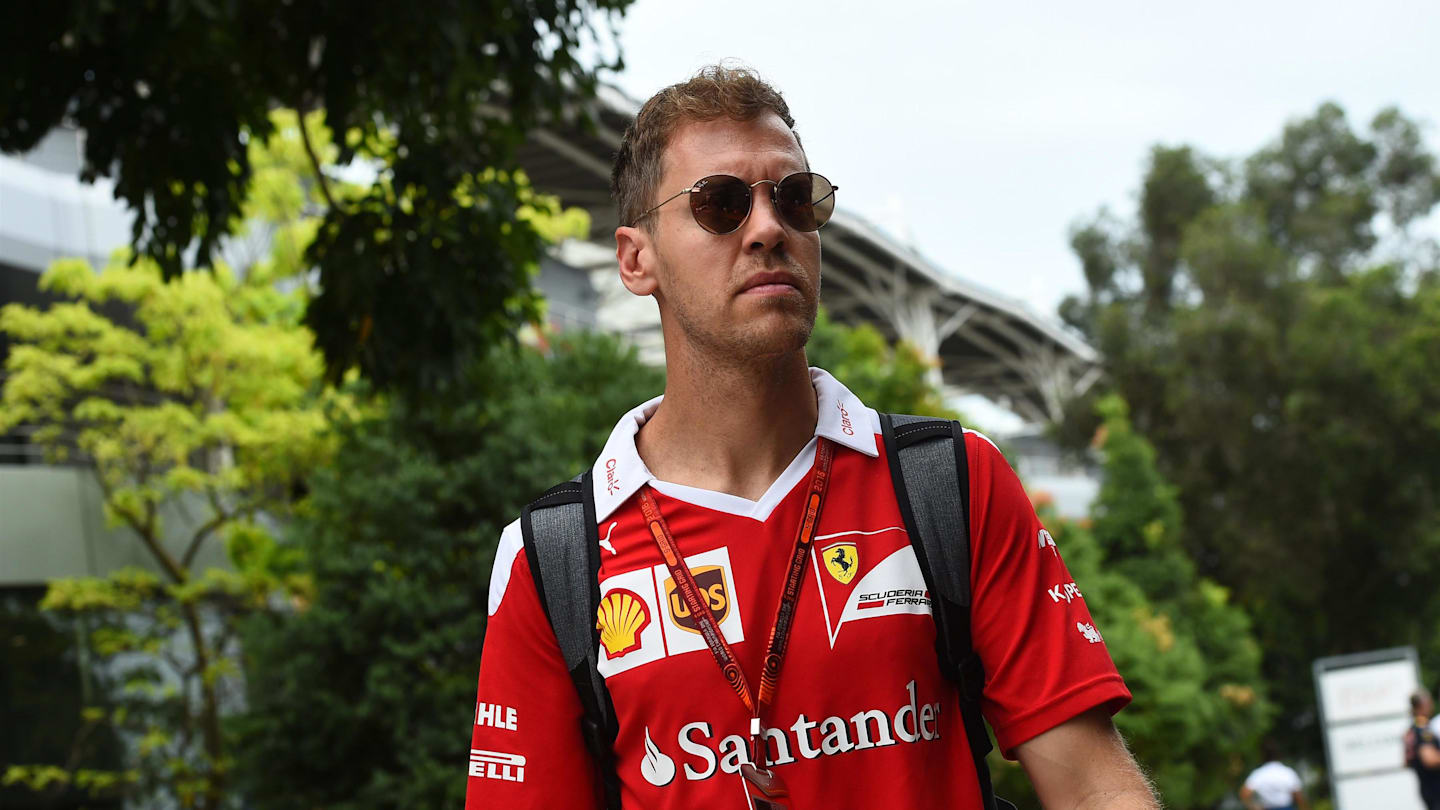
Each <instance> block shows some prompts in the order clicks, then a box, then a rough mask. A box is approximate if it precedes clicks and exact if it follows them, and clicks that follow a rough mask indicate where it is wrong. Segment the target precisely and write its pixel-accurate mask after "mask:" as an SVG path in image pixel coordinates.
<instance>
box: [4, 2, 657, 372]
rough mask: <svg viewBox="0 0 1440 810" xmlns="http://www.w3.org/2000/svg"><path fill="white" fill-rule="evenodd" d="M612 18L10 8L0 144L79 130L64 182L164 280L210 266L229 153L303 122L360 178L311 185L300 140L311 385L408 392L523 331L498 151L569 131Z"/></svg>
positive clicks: (243, 190) (440, 5)
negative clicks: (348, 186)
mask: <svg viewBox="0 0 1440 810" xmlns="http://www.w3.org/2000/svg"><path fill="white" fill-rule="evenodd" d="M628 5H629V0H565V2H552V3H538V4H537V3H519V2H511V0H484V1H483V2H478V1H477V0H464V1H463V2H462V0H445V2H435V3H428V4H426V6H425V8H424V13H418V14H417V13H416V10H415V9H414V8H411V7H409V6H406V5H403V4H395V3H379V2H362V3H354V2H351V3H334V2H320V3H315V2H307V3H294V2H289V0H256V1H255V2H244V3H211V2H205V1H204V0H177V1H176V2H164V3H159V2H142V3H128V4H114V3H106V2H98V1H97V0H61V1H60V2H46V3H22V4H19V5H17V6H16V7H15V8H13V9H11V10H10V11H11V13H10V15H9V23H8V24H7V25H5V26H4V27H3V29H0V75H4V76H5V77H6V80H5V82H4V83H0V149H3V150H5V151H7V152H15V151H20V152H23V151H26V150H28V149H31V148H33V147H34V146H35V145H36V144H37V143H38V142H39V140H40V139H41V138H42V137H43V136H44V135H45V134H46V132H48V131H49V130H50V129H52V128H53V127H55V126H57V125H59V124H60V123H61V122H62V121H64V122H69V123H73V124H74V125H76V126H79V127H80V128H81V129H82V130H84V132H85V140H84V144H85V156H84V157H85V163H84V167H83V168H82V170H81V177H82V179H85V180H87V181H88V180H93V179H95V178H97V177H102V176H104V177H109V176H113V177H114V179H115V189H116V196H117V197H118V198H120V199H121V200H123V201H124V202H125V204H126V205H127V206H128V207H129V209H130V210H131V212H132V213H133V214H134V215H135V225H134V233H133V248H134V250H135V252H136V254H137V255H140V256H145V257H148V258H149V259H151V260H152V261H153V262H155V263H156V264H158V266H159V267H160V268H161V269H162V270H163V272H164V275H165V277H166V278H174V277H175V276H177V275H178V274H179V273H180V272H181V271H182V270H183V269H186V268H187V267H193V266H205V265H207V264H209V263H210V257H211V256H212V255H214V254H215V253H216V251H217V250H218V249H219V248H220V246H221V244H222V239H223V238H224V237H225V236H227V235H228V234H230V233H232V232H233V230H234V229H235V227H236V226H237V223H238V222H239V215H240V214H241V212H242V210H243V208H244V201H245V198H246V194H247V188H248V186H249V181H250V176H251V174H252V172H253V171H254V166H253V165H252V164H251V163H250V152H249V150H248V148H247V143H249V142H253V141H262V142H263V141H265V140H267V139H268V137H269V135H270V134H271V133H272V132H273V130H274V123H273V120H272V118H271V117H270V111H271V110H272V109H274V108H276V107H289V108H294V109H297V110H299V111H301V112H302V113H309V112H311V111H314V110H319V109H322V108H323V109H324V111H325V115H326V120H327V121H328V122H329V124H330V126H331V127H332V128H333V129H334V130H335V131H337V132H343V133H346V137H344V138H342V139H340V142H339V143H338V145H337V149H338V153H337V158H336V160H337V162H338V163H340V164H342V165H343V164H349V163H351V161H352V160H354V159H357V158H358V159H360V160H361V162H362V163H363V165H364V166H366V167H368V168H369V169H370V170H372V174H373V176H374V180H373V182H371V183H370V184H369V185H368V187H364V188H362V189H361V190H360V192H359V193H358V194H356V195H354V196H353V197H351V198H348V199H346V198H344V197H342V196H340V195H336V194H333V193H329V191H328V188H327V187H328V186H329V185H330V184H331V181H330V179H329V178H327V176H326V175H327V172H326V171H325V169H324V165H325V160H324V157H323V156H322V155H321V154H320V150H319V149H318V148H317V147H316V145H315V144H313V143H311V142H309V141H306V142H304V144H303V145H304V149H305V153H306V155H307V156H308V158H309V163H310V166H311V170H312V172H313V174H314V176H315V177H316V178H317V179H318V181H319V188H320V190H321V191H322V195H321V196H322V197H323V198H324V203H323V209H322V212H323V219H324V224H323V227H321V228H320V229H319V231H318V233H317V234H316V238H315V240H314V241H313V243H311V244H310V246H309V248H308V253H307V254H306V262H307V264H309V265H312V266H314V267H315V268H316V269H317V270H318V276H319V281H320V288H321V292H320V294H319V295H318V296H317V297H316V298H315V299H314V300H313V301H311V302H310V304H309V311H308V314H307V321H306V322H307V324H308V325H309V326H310V327H311V328H312V330H313V331H314V333H315V335H316V342H317V345H318V347H319V348H320V350H321V352H322V353H323V355H324V357H325V360H326V364H327V366H328V370H329V374H330V377H331V379H332V380H335V379H339V377H340V376H341V375H343V373H344V372H345V371H346V370H348V369H350V368H354V367H358V368H359V369H360V370H361V371H362V372H363V373H364V374H365V375H366V376H367V377H369V378H370V379H372V380H374V381H375V382H376V383H378V384H380V385H382V386H392V385H393V386H398V387H400V388H403V389H406V390H409V391H411V392H416V393H420V392H427V391H430V390H433V389H434V388H436V387H437V386H438V385H440V384H442V383H444V382H445V381H447V380H449V379H451V378H452V377H453V376H455V374H456V373H457V371H458V370H459V369H463V368H465V367H467V365H468V363H469V359H470V358H471V357H472V356H474V355H476V354H480V353H483V352H484V349H485V347H486V346H487V345H489V343H491V342H493V341H494V340H495V339H497V337H498V336H499V335H501V334H504V333H508V332H510V331H512V330H513V329H514V328H515V327H517V326H519V325H522V324H524V323H527V322H529V321H530V320H533V318H534V315H535V312H536V306H537V299H536V298H535V297H534V296H533V294H532V293H531V292H530V289H529V281H530V276H531V273H532V265H533V264H534V262H535V261H536V259H537V257H538V255H539V253H540V250H541V247H542V240H541V238H540V236H539V235H538V234H537V233H536V232H535V231H534V229H533V228H532V227H530V226H529V225H528V224H527V223H526V222H525V221H523V220H522V219H520V218H518V217H517V211H518V209H520V208H521V207H522V206H523V205H524V201H523V200H522V199H521V197H522V190H523V188H524V184H523V182H522V181H521V180H519V179H518V178H517V177H516V176H515V175H514V174H513V173H512V172H510V171H509V170H510V169H512V168H513V166H514V164H515V157H514V153H515V150H516V148H517V146H519V144H520V143H522V141H523V139H524V137H525V135H526V133H527V132H528V131H530V130H531V129H532V128H533V127H535V126H537V125H539V124H542V123H546V122H553V121H556V120H559V119H564V120H567V121H570V120H576V119H578V120H579V121H580V123H582V124H583V123H584V122H585V116H584V112H583V111H584V109H585V105H584V103H583V102H584V101H585V99H587V98H588V97H590V96H591V95H592V94H593V92H594V90H595V86H596V81H597V77H598V75H599V73H600V71H602V70H605V69H611V68H618V67H619V65H620V62H619V56H618V53H617V54H612V55H611V57H609V58H608V60H607V57H606V56H605V54H606V53H607V52H610V51H613V50H614V48H613V41H614V31H613V22H614V19H615V18H616V16H618V14H619V13H621V12H622V11H623V10H624V9H625V7H626V6H628ZM597 16H598V17H602V18H604V19H606V20H608V21H610V23H611V28H610V31H609V33H610V36H609V37H608V38H606V37H603V36H601V32H600V31H598V30H597V29H596V27H595V22H594V20H595V18H596V17H597ZM492 169H498V170H500V171H494V172H492V171H490V170H492ZM382 234H385V235H388V238H384V237H382Z"/></svg>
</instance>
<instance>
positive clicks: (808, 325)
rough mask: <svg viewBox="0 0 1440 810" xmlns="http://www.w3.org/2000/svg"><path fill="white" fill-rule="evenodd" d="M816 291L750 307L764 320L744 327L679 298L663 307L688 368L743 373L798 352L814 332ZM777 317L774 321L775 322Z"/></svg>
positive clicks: (760, 302) (817, 294) (763, 301)
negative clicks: (690, 365)
mask: <svg viewBox="0 0 1440 810" xmlns="http://www.w3.org/2000/svg"><path fill="white" fill-rule="evenodd" d="M818 302H819V290H818V289H816V290H815V291H814V293H809V292H807V291H804V290H802V291H801V295H800V296H798V297H796V296H789V295H786V296H776V297H774V298H768V299H763V300H760V301H756V302H753V303H755V304H758V305H759V306H761V307H763V308H765V310H766V313H765V315H764V316H761V317H759V318H756V319H754V320H752V321H751V322H749V323H746V324H743V325H737V324H728V325H729V326H731V327H732V328H729V329H727V328H725V327H726V326H727V324H726V323H725V319H724V316H723V315H720V316H718V317H715V318H706V317H704V312H703V311H701V310H700V308H698V307H693V306H691V302H690V301H689V300H687V299H686V298H685V297H684V296H679V297H676V298H675V299H673V300H671V301H669V302H667V303H668V306H667V307H666V309H668V310H669V311H670V312H669V315H670V316H671V317H672V318H673V319H674V321H675V325H676V326H677V327H678V331H679V333H680V336H683V339H684V342H685V344H686V348H687V354H688V355H690V356H691V359H692V361H693V362H697V363H700V364H702V365H704V366H706V367H711V368H734V367H748V366H753V365H756V364H760V365H764V364H767V363H768V362H771V361H774V360H779V359H782V358H784V357H785V356H787V355H790V354H792V353H793V352H796V351H800V350H803V349H804V348H805V344H806V343H808V342H809V340H810V333H811V332H812V331H813V330H814V329H815V316H816V309H817V307H818ZM777 316H778V317H777Z"/></svg>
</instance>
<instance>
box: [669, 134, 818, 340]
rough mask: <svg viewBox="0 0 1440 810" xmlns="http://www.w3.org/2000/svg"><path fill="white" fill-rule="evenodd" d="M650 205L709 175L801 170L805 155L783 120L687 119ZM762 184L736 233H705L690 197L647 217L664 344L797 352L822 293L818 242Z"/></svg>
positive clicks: (774, 176) (768, 176)
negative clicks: (785, 214)
mask: <svg viewBox="0 0 1440 810" xmlns="http://www.w3.org/2000/svg"><path fill="white" fill-rule="evenodd" d="M663 167H664V171H665V173H664V177H663V179H662V180H661V182H660V188H659V189H658V193H657V195H656V198H655V199H656V201H657V202H658V201H659V200H664V199H665V198H667V197H669V196H670V195H672V194H674V193H675V192H677V191H679V190H680V189H683V188H689V187H691V186H692V185H694V184H695V181H697V180H699V179H700V178H702V177H707V176H709V175H712V174H729V175H733V176H735V177H739V178H740V179H742V180H744V181H745V182H746V183H747V184H749V183H754V182H756V181H759V180H779V179H781V178H783V177H785V176H786V175H789V174H792V173H794V172H800V171H805V170H806V166H805V155H804V153H803V152H802V151H801V149H800V144H799V142H798V141H796V139H795V135H794V133H792V132H791V131H790V129H789V127H787V126H785V122H784V121H782V120H781V119H780V117H779V116H777V115H774V114H773V113H772V114H767V115H765V116H762V117H760V118H757V119H756V120H754V121H733V120H730V119H720V120H717V121H706V122H692V123H689V124H685V125H682V126H681V128H680V129H679V130H678V131H677V132H676V133H675V135H674V136H673V137H672V138H671V141H670V145H669V147H668V148H667V149H666V151H665V156H664V162H663ZM771 188H772V186H771V185H770V184H768V183H765V184H761V185H759V186H756V187H755V188H754V189H752V191H751V196H752V202H751V208H750V216H749V218H747V219H746V220H745V222H744V223H743V224H742V225H741V226H740V227H739V229H737V230H736V231H734V232H733V233H728V234H723V235H717V234H713V233H710V232H709V231H706V230H705V229H703V228H701V227H700V226H699V225H698V224H696V222H695V218H694V217H693V216H691V214H690V201H689V195H685V194H682V195H681V196H679V197H677V198H675V199H674V200H671V201H670V202H668V203H666V204H665V205H664V206H662V207H661V208H660V209H659V210H658V211H656V212H654V213H653V214H651V217H653V218H654V221H653V222H652V223H651V228H652V230H651V239H650V240H649V241H650V245H651V249H652V256H651V257H650V258H651V260H652V261H653V265H652V267H653V270H654V277H655V282H656V289H655V293H654V294H655V297H656V299H657V301H658V302H659V304H660V311H661V314H662V316H663V317H664V319H665V320H666V321H667V324H666V328H665V339H666V343H667V346H668V345H669V344H670V343H671V342H672V341H674V340H677V339H678V340H682V341H685V342H686V343H687V344H688V345H689V347H690V348H693V349H695V350H698V351H699V352H700V353H701V354H702V355H708V356H711V357H715V358H724V359H738V360H747V359H758V358H762V357H767V356H774V355H778V354H782V353H785V352H790V351H794V350H796V349H799V348H802V347H803V346H804V345H805V342H806V341H807V340H808V339H809V337H810V330H811V329H812V328H813V327H814V325H815V308H816V305H817V302H818V300H819V295H820V236H819V234H818V233H816V232H809V233H804V232H800V231H797V230H795V229H794V228H792V227H791V226H790V225H788V224H787V223H785V221H784V220H782V219H781V218H780V217H779V215H778V214H777V212H776V211H775V207H774V205H773V204H772V203H771V201H770V189H771Z"/></svg>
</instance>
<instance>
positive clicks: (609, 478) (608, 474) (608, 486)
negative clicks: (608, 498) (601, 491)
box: [605, 458, 620, 495]
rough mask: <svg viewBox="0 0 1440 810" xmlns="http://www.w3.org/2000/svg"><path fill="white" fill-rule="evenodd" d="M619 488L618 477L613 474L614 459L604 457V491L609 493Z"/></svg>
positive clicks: (612, 493) (613, 492)
mask: <svg viewBox="0 0 1440 810" xmlns="http://www.w3.org/2000/svg"><path fill="white" fill-rule="evenodd" d="M619 488H620V479H619V478H618V477H617V476H616V475H615V459H613V458H607V459H605V491H606V492H607V493H609V494H611V495H614V494H615V490H617V489H619Z"/></svg>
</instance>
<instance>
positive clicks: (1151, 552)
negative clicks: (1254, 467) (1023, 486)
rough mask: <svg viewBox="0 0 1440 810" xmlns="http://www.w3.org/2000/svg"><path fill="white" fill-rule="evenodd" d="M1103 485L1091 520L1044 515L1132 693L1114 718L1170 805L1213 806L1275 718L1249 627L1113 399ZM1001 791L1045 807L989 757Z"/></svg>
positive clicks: (1105, 426)
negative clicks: (1201, 559) (1193, 548)
mask: <svg viewBox="0 0 1440 810" xmlns="http://www.w3.org/2000/svg"><path fill="white" fill-rule="evenodd" d="M1098 411H1099V412H1098V414H1097V415H1098V416H1099V417H1100V418H1101V420H1102V427H1101V430H1100V432H1099V433H1098V434H1097V437H1096V446H1097V448H1098V449H1099V451H1100V452H1101V453H1102V454H1103V456H1104V465H1103V474H1104V483H1103V484H1102V485H1101V489H1100V493H1099V496H1098V497H1097V499H1096V501H1095V504H1094V506H1093V507H1092V519H1091V520H1090V521H1085V522H1075V521H1067V520H1062V519H1059V518H1058V517H1057V516H1055V515H1050V514H1046V515H1043V517H1044V519H1045V523H1046V525H1047V526H1048V527H1049V528H1050V529H1051V531H1052V533H1053V534H1054V536H1055V538H1056V543H1057V544H1058V545H1059V547H1060V548H1061V549H1062V550H1063V552H1064V555H1065V563H1066V566H1067V567H1068V568H1069V569H1070V573H1071V574H1072V575H1074V577H1075V581H1076V582H1078V583H1080V585H1081V587H1082V588H1083V589H1084V591H1085V601H1086V604H1087V605H1088V606H1089V607H1090V610H1091V613H1092V615H1093V616H1094V617H1095V622H1096V625H1097V626H1098V627H1099V628H1100V629H1101V630H1102V631H1103V632H1104V634H1105V644H1106V647H1107V648H1108V649H1109V651H1110V655H1111V656H1112V657H1113V658H1114V659H1115V664H1116V666H1117V667H1118V668H1119V670H1120V672H1121V674H1122V675H1123V676H1124V677H1125V681H1126V684H1127V685H1128V686H1129V687H1130V690H1131V692H1132V693H1133V695H1134V702H1133V703H1132V704H1131V705H1130V706H1129V707H1128V708H1126V709H1125V710H1124V711H1122V712H1121V713H1120V714H1119V715H1117V717H1116V725H1117V726H1118V727H1119V729H1120V731H1121V732H1122V733H1123V734H1124V735H1125V737H1126V740H1127V741H1128V742H1129V744H1130V747H1131V749H1132V750H1133V751H1134V752H1135V756H1136V758H1137V759H1138V760H1139V761H1140V762H1141V764H1142V765H1144V766H1145V767H1146V769H1147V770H1148V771H1149V772H1150V774H1151V777H1152V778H1153V779H1154V781H1155V784H1156V787H1157V788H1158V789H1159V791H1160V794H1161V795H1162V796H1163V797H1164V799H1165V802H1166V805H1167V806H1170V807H1176V808H1201V807H1213V806H1215V805H1216V804H1217V803H1218V802H1219V801H1220V800H1221V799H1222V798H1223V797H1224V796H1225V795H1226V794H1227V793H1228V792H1230V791H1231V790H1233V788H1234V785H1235V784H1236V783H1237V782H1238V781H1239V780H1240V779H1243V777H1244V771H1243V768H1244V766H1245V764H1246V762H1247V760H1246V758H1245V756H1246V754H1248V753H1249V752H1250V751H1251V750H1253V748H1254V746H1255V744H1256V742H1257V740H1258V737H1259V735H1260V734H1262V733H1263V732H1264V730H1265V728H1266V727H1267V726H1268V724H1269V722H1270V720H1271V716H1272V714H1273V708H1272V706H1271V705H1270V703H1269V701H1268V700H1267V698H1266V688H1265V684H1264V680H1263V678H1262V676H1261V672H1260V646H1259V644H1258V643H1257V642H1256V640H1255V637H1254V635H1253V633H1252V630H1251V626H1250V620H1249V617H1248V616H1247V615H1246V614H1245V612H1244V611H1243V610H1242V609H1241V608H1240V607H1238V606H1236V605H1234V604H1232V603H1231V601H1230V599H1229V594H1228V592H1227V591H1226V589H1224V588H1223V587H1221V586H1220V585H1218V584H1216V583H1215V582H1213V581H1212V580H1209V579H1206V578H1204V577H1201V576H1199V575H1198V574H1197V572H1196V568H1195V565H1194V564H1193V563H1192V562H1191V561H1190V559H1189V558H1188V556H1187V555H1186V552H1185V550H1184V547H1183V546H1182V544H1181V542H1180V538H1181V527H1182V525H1183V519H1182V512H1181V508H1180V505H1179V501H1178V493H1177V491H1176V488H1175V487H1173V486H1171V485H1169V484H1168V483H1166V482H1165V480H1164V479H1163V478H1162V477H1161V475H1160V473H1159V472H1158V470H1157V467H1156V454H1155V450H1154V448H1153V447H1152V446H1151V445H1150V444H1149V442H1147V441H1146V440H1145V439H1144V438H1142V437H1141V436H1139V435H1138V434H1136V433H1135V431H1134V429H1133V428H1132V427H1131V425H1130V421H1129V414H1128V410H1127V408H1126V406H1125V404H1124V402H1123V401H1122V400H1120V399H1119V398H1118V397H1115V396H1109V397H1106V398H1104V399H1103V400H1102V401H1101V402H1100V403H1099V408H1098ZM991 763H992V770H993V771H994V772H995V774H996V778H997V784H998V785H999V788H998V789H999V792H1000V793H1001V795H1004V796H1006V797H1007V798H1012V799H1018V800H1019V801H1020V802H1021V803H1022V804H1030V805H1031V806H1038V803H1037V802H1036V801H1035V798H1034V794H1033V790H1032V788H1031V787H1030V785H1029V783H1028V780H1026V779H1024V777H1023V775H1022V774H1021V772H1020V769H1019V767H1018V766H1016V765H1014V764H1013V763H1006V762H1004V761H1002V760H1001V759H1000V758H999V757H998V755H992V757H991Z"/></svg>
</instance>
